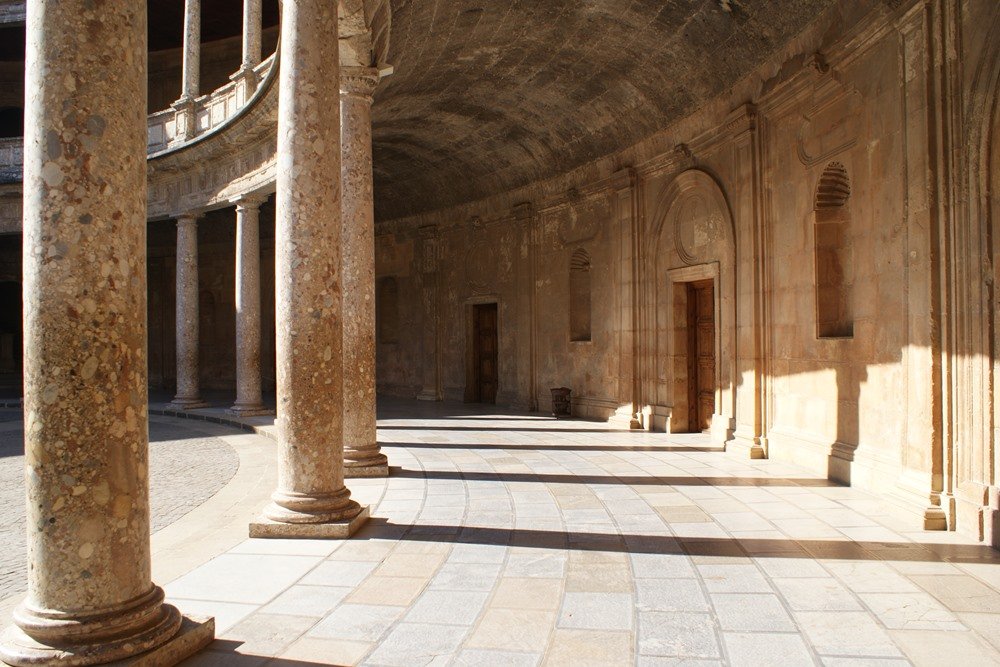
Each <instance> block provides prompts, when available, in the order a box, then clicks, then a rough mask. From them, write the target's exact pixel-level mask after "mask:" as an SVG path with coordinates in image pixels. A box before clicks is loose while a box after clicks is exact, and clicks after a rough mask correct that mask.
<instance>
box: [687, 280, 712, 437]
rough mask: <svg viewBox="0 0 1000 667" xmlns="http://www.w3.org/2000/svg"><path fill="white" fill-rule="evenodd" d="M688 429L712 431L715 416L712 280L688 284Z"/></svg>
mask: <svg viewBox="0 0 1000 667" xmlns="http://www.w3.org/2000/svg"><path fill="white" fill-rule="evenodd" d="M687 290H688V291H687V297H688V327H687V330H688V351H687V352H688V354H687V358H688V426H689V429H690V430H691V431H693V432H696V431H703V430H707V429H709V428H711V427H712V415H713V414H715V286H714V283H713V281H712V280H701V281H698V282H694V283H688V288H687Z"/></svg>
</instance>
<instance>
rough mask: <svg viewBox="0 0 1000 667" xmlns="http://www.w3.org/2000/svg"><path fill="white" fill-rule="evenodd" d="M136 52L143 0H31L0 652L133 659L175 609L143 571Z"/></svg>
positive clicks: (141, 110)
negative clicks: (15, 438) (6, 617)
mask: <svg viewBox="0 0 1000 667" xmlns="http://www.w3.org/2000/svg"><path fill="white" fill-rule="evenodd" d="M146 52H147V50H146V9H145V5H144V4H143V3H132V2H106V3H99V4H95V3H93V2H90V1H89V0H32V3H31V6H30V7H29V8H28V15H27V48H26V63H25V69H26V87H25V89H26V91H27V98H26V105H25V111H26V114H25V119H26V123H25V160H24V294H25V299H24V301H25V311H24V320H25V329H24V331H25V336H24V338H25V355H24V375H25V377H24V413H25V464H26V467H27V471H26V488H27V523H28V562H29V563H30V565H31V567H30V568H29V570H28V596H27V598H26V599H25V601H24V602H23V603H22V605H21V606H20V607H19V608H18V609H17V611H16V612H15V614H14V619H15V623H16V626H15V627H12V628H10V629H9V630H8V631H7V632H6V633H5V634H4V638H3V641H2V643H0V660H2V661H5V662H7V663H9V664H13V665H29V664H30V665H39V664H42V665H48V664H56V663H58V664H60V665H85V664H95V663H102V662H108V661H111V660H116V659H123V658H128V657H129V656H133V655H136V654H139V653H143V652H146V651H149V650H151V649H155V648H157V647H160V646H163V645H166V644H167V642H169V641H170V640H171V639H172V638H173V637H175V636H176V635H177V634H178V630H179V629H180V626H181V615H180V613H179V612H178V611H177V609H176V608H174V607H172V606H170V605H166V604H164V603H163V591H162V590H161V589H160V588H159V587H158V586H155V585H154V584H153V583H152V580H151V576H150V542H149V482H148V477H147V471H148V448H149V445H148V433H147V421H146V419H147V416H146V405H147V404H146V400H147V397H146V384H147V382H146V267H145V260H146V119H145V111H146V104H145V96H146V77H147V74H146V57H147V56H146ZM52 72H60V73H62V74H61V75H60V76H53V75H52ZM207 639H208V640H210V639H211V636H210V633H209V636H208V637H207ZM199 645H201V644H199Z"/></svg>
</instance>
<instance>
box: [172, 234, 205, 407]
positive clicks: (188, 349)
mask: <svg viewBox="0 0 1000 667" xmlns="http://www.w3.org/2000/svg"><path fill="white" fill-rule="evenodd" d="M175 271H176V278H177V303H176V308H177V317H176V323H175V324H176V338H177V340H176V341H175V343H176V348H177V395H176V396H174V398H173V400H172V401H170V407H171V408H174V409H175V410H194V409H196V408H207V407H208V403H206V402H205V401H203V400H202V399H201V390H200V389H199V384H200V383H199V377H198V372H199V371H198V349H199V342H198V337H199V331H198V328H199V314H198V216H196V215H194V214H187V215H182V216H178V218H177V262H176V268H175Z"/></svg>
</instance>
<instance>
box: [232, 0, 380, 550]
mask: <svg viewBox="0 0 1000 667" xmlns="http://www.w3.org/2000/svg"><path fill="white" fill-rule="evenodd" d="M281 63H282V65H281V71H280V75H279V76H280V79H279V86H280V91H279V95H280V97H279V107H278V170H277V212H276V216H275V247H276V251H275V301H276V320H277V371H278V377H277V380H278V420H277V425H278V437H279V442H280V447H281V453H280V456H279V471H278V489H277V490H276V491H275V492H274V494H273V496H272V500H273V502H272V503H271V505H270V506H269V507H268V508H267V509H266V510H265V517H266V519H267V520H266V521H260V522H258V523H254V524H251V527H250V535H251V536H258V537H346V536H348V535H350V534H351V532H353V530H355V529H356V528H357V526H358V525H360V523H361V522H363V521H364V519H365V518H367V508H362V507H361V506H360V505H358V503H356V502H354V501H353V500H351V493H350V491H348V490H347V488H346V487H345V486H344V430H343V409H344V393H343V381H342V376H343V369H344V360H343V351H342V340H343V331H342V329H343V326H344V321H343V312H342V299H341V295H342V293H343V286H342V284H341V275H340V263H341V262H340V241H341V226H340V220H341V212H340V177H341V175H340V91H339V86H338V85H337V83H336V82H337V81H339V78H340V54H339V50H338V37H337V3H336V2H330V1H329V0H285V2H284V5H283V12H282V21H281ZM331 82H332V83H331Z"/></svg>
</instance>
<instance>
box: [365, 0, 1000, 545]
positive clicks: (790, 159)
mask: <svg viewBox="0 0 1000 667" xmlns="http://www.w3.org/2000/svg"><path fill="white" fill-rule="evenodd" d="M851 6H852V7H854V8H855V9H856V10H858V11H857V12H856V15H857V16H859V17H860V19H859V20H858V21H857V22H856V23H855V24H853V25H848V26H844V25H842V24H841V23H840V21H839V19H840V18H841V17H842V16H843V13H841V12H839V11H834V10H831V11H828V12H826V13H825V14H824V15H822V16H820V17H818V18H817V19H816V21H815V22H814V23H813V24H812V25H811V26H810V27H809V28H808V29H807V30H806V31H804V32H803V33H802V34H800V35H799V36H797V37H796V38H795V39H793V40H792V41H791V42H790V43H789V44H788V45H787V46H786V48H785V49H784V50H783V52H782V53H781V54H779V55H778V56H776V57H775V58H774V59H772V60H771V61H770V62H768V63H767V64H765V65H764V66H763V67H761V68H760V69H759V70H757V71H756V72H754V73H753V74H752V75H751V76H749V77H747V78H746V79H744V80H743V81H742V82H741V83H739V84H738V85H737V86H735V87H734V89H733V90H732V91H731V93H729V94H727V95H724V96H721V97H719V98H717V99H715V100H714V101H713V102H711V103H710V104H708V105H706V106H705V107H703V108H702V109H701V110H700V111H699V112H698V113H696V114H694V115H692V116H690V117H688V118H687V119H685V120H684V121H682V122H680V123H678V124H677V125H674V126H672V127H670V128H667V129H665V130H664V131H663V132H661V133H660V134H658V135H656V136H655V137H653V138H652V139H650V140H648V141H645V142H643V143H641V144H639V145H636V146H632V147H629V148H627V149H624V150H622V151H621V152H619V153H617V154H615V155H613V156H610V157H608V158H606V159H602V160H598V161H595V162H592V163H590V164H588V165H586V166H584V167H582V168H580V169H577V170H575V171H574V172H572V173H569V174H564V175H561V176H558V177H554V178H552V179H551V180H549V181H545V182H541V183H536V184H535V185H533V186H530V187H526V188H522V189H519V190H517V191H513V192H509V193H506V194H503V195H498V196H495V197H492V198H490V199H487V200H482V201H479V202H476V203H473V204H468V205H463V206H459V207H455V208H449V209H444V210H439V211H436V212H433V213H429V214H423V215H419V216H414V217H409V218H402V219H395V220H385V221H381V222H380V223H379V225H378V227H377V230H378V238H377V241H376V243H377V250H378V252H377V273H378V276H379V277H380V278H386V277H392V278H395V280H396V283H397V285H398V288H399V294H400V297H401V298H400V299H398V304H399V312H398V313H395V314H394V316H396V317H398V320H399V322H400V323H401V326H402V327H403V330H412V331H419V332H422V333H421V335H419V336H412V337H409V338H407V339H401V340H399V341H398V342H391V343H380V344H379V349H378V363H379V366H378V381H379V387H380V389H381V390H382V391H385V392H391V393H396V394H401V395H409V396H414V395H417V394H420V395H422V396H424V397H426V396H437V397H441V398H445V399H455V400H462V399H463V398H464V397H466V396H468V395H470V391H469V383H470V381H471V380H470V378H472V377H473V375H470V373H469V366H470V364H471V363H473V362H474V360H475V357H474V350H473V342H472V340H473V337H472V332H473V328H472V326H473V325H472V320H471V318H472V312H473V306H474V305H476V304H479V303H489V302H495V303H497V304H498V309H499V332H500V333H499V340H498V343H499V350H500V358H499V387H498V399H497V400H498V402H499V403H503V404H506V405H512V406H517V407H522V408H529V409H534V408H538V409H540V410H542V411H547V410H548V409H549V408H550V399H549V388H551V387H559V386H566V387H570V388H572V389H573V410H574V412H575V413H576V414H578V415H582V416H587V417H594V418H599V419H609V418H610V419H612V420H616V421H619V422H620V423H622V424H625V425H627V424H629V423H630V422H633V421H634V420H635V418H636V417H638V421H639V422H641V425H642V426H643V427H644V428H649V429H653V430H663V429H671V430H677V429H679V428H684V426H683V425H682V424H686V419H682V418H681V415H680V414H679V413H680V412H681V411H682V410H684V411H686V405H685V404H684V401H683V400H681V398H680V397H683V396H685V395H686V393H687V391H688V389H689V385H688V377H687V372H686V371H685V369H686V368H687V363H686V362H687V360H686V359H685V349H684V346H683V345H680V344H679V343H678V339H680V338H682V337H683V336H685V332H686V331H687V328H688V325H689V322H688V320H687V316H686V314H685V312H684V310H683V308H682V305H683V304H681V302H680V301H678V299H677V297H676V295H677V293H678V292H679V289H678V286H679V285H682V284H683V283H685V282H690V281H694V280H704V279H708V278H711V279H713V280H715V281H716V283H715V284H716V286H717V295H716V308H715V310H716V312H715V316H714V317H715V325H716V329H715V330H716V335H717V337H718V341H717V342H716V346H717V348H716V359H715V362H716V372H715V376H714V378H715V379H714V382H715V385H716V386H715V392H716V405H715V411H716V416H717V417H718V418H719V419H718V423H716V422H715V421H713V427H712V433H713V438H714V439H715V440H716V441H718V442H726V443H727V447H728V448H729V449H731V450H734V451H736V452H739V453H741V454H742V455H749V456H762V455H767V456H769V457H771V458H776V459H783V460H790V461H794V462H796V463H799V464H803V465H805V466H807V467H808V468H809V469H811V470H813V471H814V472H815V474H816V475H817V476H818V477H820V478H824V479H825V478H832V479H836V480H840V481H844V482H850V483H852V484H855V485H858V486H861V487H864V488H869V489H872V490H875V491H878V492H879V493H880V494H882V495H883V497H885V498H886V499H888V500H891V501H892V502H893V504H895V505H897V506H899V507H900V508H903V509H904V510H905V511H906V512H908V513H909V514H910V515H911V516H912V517H913V518H914V520H915V521H916V522H917V523H918V524H919V525H921V526H924V527H927V528H944V527H946V526H947V527H956V526H957V527H960V528H961V529H962V530H964V531H968V532H973V533H975V532H977V531H979V532H980V533H982V532H983V531H984V530H985V529H986V528H985V526H986V525H987V524H988V523H989V522H990V521H991V520H992V519H991V517H992V516H993V515H994V514H995V510H993V509H991V508H990V503H991V502H993V501H991V500H990V497H991V496H990V493H991V491H990V490H991V489H995V487H992V486H990V485H989V484H990V483H989V482H987V483H985V484H984V483H983V482H981V481H980V482H978V484H979V486H977V487H975V488H978V489H979V491H977V492H975V493H973V492H968V493H966V494H965V496H964V500H963V498H962V494H961V493H958V491H957V489H958V488H959V487H961V486H962V485H963V484H965V485H966V486H968V483H967V481H965V480H963V476H964V477H966V478H969V477H970V476H972V477H977V479H980V480H982V479H985V477H984V475H983V474H981V473H977V474H975V475H974V474H973V473H972V472H963V471H962V470H961V469H959V468H958V467H956V466H955V465H954V464H953V463H951V461H954V460H969V459H975V460H989V461H990V462H989V463H987V464H983V465H979V466H978V468H983V467H985V468H987V469H990V470H992V469H995V468H996V462H995V461H993V459H992V458H991V457H992V454H991V453H990V452H992V444H991V443H992V441H993V440H992V439H993V438H994V437H995V435H994V434H993V432H992V431H991V428H992V427H989V428H982V425H988V424H992V423H993V422H992V421H991V418H990V417H989V415H988V414H987V411H986V410H980V411H979V412H976V413H973V415H972V417H970V416H969V415H968V414H958V413H955V412H953V411H952V410H951V409H950V408H949V404H948V401H951V400H953V399H952V397H953V396H956V395H961V394H962V392H963V391H966V390H963V389H962V388H961V384H960V383H958V382H956V381H955V380H954V378H953V377H951V376H949V375H948V374H946V373H944V372H943V370H942V366H941V364H940V363H939V360H940V359H941V357H942V355H946V356H947V355H950V356H949V357H948V358H949V359H950V360H952V361H954V362H955V363H957V364H958V365H962V363H964V361H962V360H964V359H968V358H969V357H970V356H975V355H976V354H983V353H982V352H978V353H977V352H975V351H971V352H970V351H968V350H965V349H957V348H956V349H953V350H950V351H949V350H948V348H947V347H943V346H944V345H946V344H947V339H948V335H949V331H948V328H949V327H951V326H959V324H949V318H951V319H952V320H955V321H956V322H957V321H959V320H962V318H967V316H966V315H965V312H966V311H964V310H962V309H961V308H957V309H955V310H954V311H953V313H954V314H953V315H948V313H947V309H948V308H949V307H950V306H949V304H948V299H949V298H950V297H949V294H951V293H952V292H953V291H954V289H955V287H956V285H958V283H957V282H955V280H956V279H955V277H954V276H953V274H952V273H951V271H952V269H951V268H949V267H951V266H954V265H956V264H957V263H958V262H959V261H967V260H961V259H960V258H958V257H957V256H950V255H949V254H947V253H945V252H944V249H943V248H942V243H944V242H945V240H944V239H945V236H943V235H945V234H946V230H948V229H953V228H958V227H960V226H961V225H967V224H969V222H968V218H965V219H963V218H962V217H960V216H962V215H966V216H968V215H971V214H969V213H967V212H966V213H963V212H962V211H961V209H960V207H959V206H958V201H959V200H957V199H956V193H957V192H959V191H961V190H962V189H963V188H965V187H966V186H965V184H964V179H966V178H967V174H966V170H965V169H964V168H963V167H962V165H960V164H955V163H953V155H956V154H961V153H962V151H964V150H966V149H967V148H968V146H963V145H962V143H961V141H962V140H961V139H960V137H962V135H963V132H964V131H965V130H964V128H963V126H962V115H961V113H960V112H959V110H960V109H961V108H962V106H963V105H964V104H966V103H967V100H970V99H972V98H973V97H975V96H976V95H978V94H981V91H980V92H977V91H976V86H979V87H982V86H983V85H987V86H990V85H992V86H995V85H996V83H995V81H994V82H993V83H988V82H987V83H986V84H983V83H980V84H976V83H975V82H973V81H972V80H970V78H969V77H967V76H964V75H963V72H965V71H969V70H971V69H975V68H976V67H977V66H978V63H979V62H980V60H981V59H982V58H985V57H988V55H989V53H990V50H991V49H993V50H994V51H995V48H996V41H997V40H996V36H995V35H992V36H991V34H990V33H989V30H990V26H991V25H992V24H993V23H995V22H996V16H997V14H998V13H1000V12H998V8H997V6H996V4H995V3H993V2H990V1H989V0H974V1H972V2H966V3H957V2H954V1H951V0H929V1H927V2H924V1H920V2H915V1H912V0H911V1H909V2H902V3H895V4H894V5H892V6H890V5H889V4H885V3H878V2H870V3H864V2H857V3H853V4H852V5H851ZM862 9H864V10H865V11H861V10H862ZM938 91H941V92H938ZM831 162H837V163H839V164H840V165H842V166H843V169H845V170H846V174H847V178H849V182H850V196H849V199H848V200H847V204H846V208H844V209H843V210H842V211H840V212H838V213H837V215H838V216H849V220H850V224H849V225H846V224H836V225H833V226H831V225H830V224H827V223H828V222H831V221H832V222H836V221H837V220H842V219H846V217H845V218H837V220H831V219H829V218H824V217H823V216H828V215H830V214H829V213H822V212H818V211H817V209H816V197H817V195H816V193H817V186H818V183H819V180H820V177H821V175H822V173H823V171H824V169H826V168H827V167H828V166H829V165H830V163H831ZM692 173H697V174H703V175H704V177H698V181H699V182H698V183H695V184H694V185H690V186H689V187H687V186H685V185H684V182H685V179H688V180H690V178H691V177H690V175H691V174H692ZM945 174H947V179H946V178H945V176H944V175H945ZM712 184H714V185H712ZM691 188H694V192H695V193H696V195H697V197H700V198H701V199H702V200H703V201H704V202H706V207H704V208H703V209H702V210H701V212H697V211H695V212H691V213H685V212H684V211H683V208H684V206H685V202H684V198H685V197H690V196H691V192H692V190H691ZM716 188H717V191H715V192H713V190H715V189H716ZM696 208H697V207H696ZM730 214H731V216H732V224H733V226H734V227H733V229H734V235H733V236H732V237H729V236H727V234H726V233H722V231H721V230H725V229H726V223H727V220H726V217H727V215H730ZM977 225H978V223H977ZM983 233H984V234H985V232H983ZM984 238H986V237H985V236H984ZM579 248H585V249H586V251H587V252H588V253H589V255H590V257H591V274H592V280H593V282H592V296H591V304H592V312H593V339H592V341H591V342H589V343H579V342H573V341H571V340H570V332H569V305H568V304H569V262H570V259H571V256H572V254H573V253H574V252H576V251H577V250H578V249H579ZM831 248H833V249H834V250H837V249H839V248H842V249H844V250H842V251H840V250H838V251H837V252H839V253H840V254H836V253H832V251H831V250H830V249H831ZM831 257H836V258H837V262H840V263H842V264H843V266H841V265H840V264H834V265H830V264H829V262H830V261H831V260H830V258H831ZM973 273H975V271H974V272H973ZM818 276H819V277H820V278H819V279H820V281H821V284H827V283H830V284H836V285H840V286H841V288H843V289H849V291H850V294H849V295H848V296H846V297H844V298H845V299H849V303H850V304H851V305H852V310H851V312H850V318H851V320H852V321H851V327H852V329H853V335H849V336H823V335H821V332H820V333H818V328H817V301H818V299H822V298H826V297H825V296H824V294H823V290H822V289H819V290H817V280H818ZM940 276H953V277H952V278H950V279H949V280H951V281H952V282H948V281H945V282H944V283H942V281H941V279H940ZM823 281H826V282H823ZM993 311H994V307H993V304H992V303H990V304H987V305H986V306H985V307H984V308H982V309H977V310H976V312H977V313H979V315H978V317H979V318H980V321H981V322H986V321H987V320H988V321H989V322H991V321H992V317H993ZM962 326H964V325H962ZM981 326H982V325H981ZM985 326H987V328H989V326H992V325H985ZM943 341H944V342H943ZM986 354H987V355H989V354H990V353H988V352H987V353H986ZM992 363H993V361H992V360H990V359H988V358H987V359H986V364H985V366H986V368H989V367H990V366H991V364H992ZM977 372H985V371H977ZM990 391H992V390H991V389H990ZM976 420H978V424H980V426H979V427H977V428H976V429H974V430H978V431H982V432H986V431H989V435H988V436H987V435H983V436H981V437H980V436H977V437H976V438H973V437H968V438H960V439H956V438H955V437H954V436H953V435H949V434H953V433H955V432H957V431H961V429H959V428H958V424H959V423H968V422H969V421H976ZM633 425H636V424H633ZM973 426H975V424H973ZM966 430H968V429H966ZM958 452H961V455H960V456H959V455H958ZM969 470H970V471H971V470H972V468H971V467H970V468H969ZM977 475H978V476H977ZM976 493H978V496H976ZM994 495H996V494H994ZM974 496H975V498H976V499H974V500H970V499H971V498H973V497H974ZM994 500H996V499H994ZM963 503H964V507H965V509H962V507H963ZM998 532H1000V531H998Z"/></svg>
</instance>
